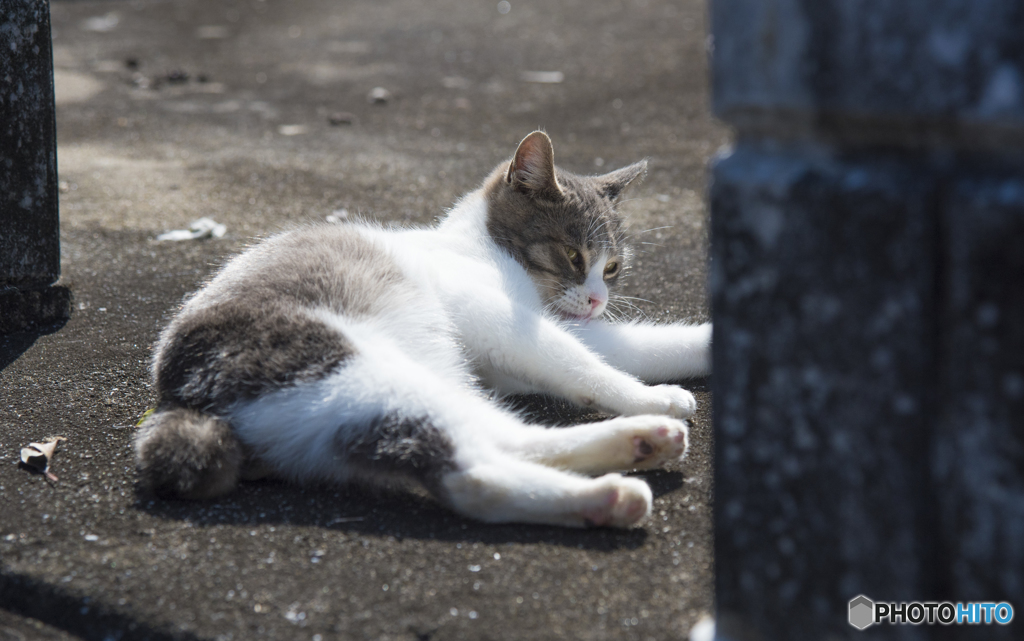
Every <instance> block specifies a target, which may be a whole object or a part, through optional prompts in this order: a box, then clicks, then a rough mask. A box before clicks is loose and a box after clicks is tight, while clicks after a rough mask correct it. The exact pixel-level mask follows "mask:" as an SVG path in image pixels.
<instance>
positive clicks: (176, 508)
mask: <svg viewBox="0 0 1024 641" xmlns="http://www.w3.org/2000/svg"><path fill="white" fill-rule="evenodd" d="M510 405H511V406H512V407H513V408H515V409H516V410H518V411H519V412H521V413H522V414H524V415H525V416H526V417H527V418H528V419H529V420H531V421H536V422H542V423H544V424H546V425H569V424H577V423H581V422H587V421H590V420H595V419H598V418H602V417H600V416H599V415H597V414H594V413H587V412H582V411H579V410H577V409H576V408H574V407H572V406H570V405H568V404H567V403H562V402H560V401H557V400H554V399H548V398H541V397H536V396H530V397H516V398H513V399H510ZM638 476H639V477H640V478H643V479H644V480H646V481H647V483H648V484H649V485H650V487H651V491H652V492H653V493H654V496H655V497H658V496H661V495H663V494H667V493H669V492H672V491H675V490H677V489H679V488H680V487H682V486H683V475H682V474H681V473H680V472H673V471H666V470H655V471H651V472H645V473H643V474H640V475H638ZM136 497H137V500H136V502H135V507H136V508H137V509H139V510H141V511H143V512H146V513H148V514H150V515H152V516H156V517H158V518H162V519H168V520H173V521H188V522H189V523H192V524H193V525H194V526H198V527H204V526H215V525H246V526H254V525H259V524H272V525H278V524H284V525H297V526H306V527H322V528H324V529H328V530H336V531H341V532H347V533H351V534H353V535H367V536H375V537H394V538H395V539H398V540H401V539H417V540H437V541H451V542H459V543H463V542H465V543H477V542H479V543H484V544H500V543H543V544H549V545H558V546H564V547H576V548H583V549H589V550H598V551H608V550H616V549H635V548H638V547H640V546H641V545H643V543H644V541H645V540H646V539H647V532H646V531H645V530H643V529H642V528H634V529H630V530H615V529H610V528H591V529H584V530H580V529H570V528H559V527H552V526H545V525H530V524H521V523H505V524H487V523H481V522H479V521H474V520H471V519H467V518H463V517H461V516H459V515H457V514H454V513H453V512H450V511H448V510H446V509H445V508H443V507H442V506H440V505H438V504H437V503H436V502H434V501H433V500H432V499H430V498H429V497H427V496H426V495H425V494H423V493H422V492H419V491H417V490H405V489H401V490H387V491H385V490H379V489H369V488H362V487H357V486H347V487H335V486H319V487H318V486H310V487H299V486H295V485H291V484H287V483H284V482H279V481H256V482H249V483H242V484H241V485H240V486H239V487H238V489H236V490H235V491H234V492H233V493H231V494H230V495H228V496H226V497H223V498H220V499H217V500H214V501H179V500H164V499H158V498H156V497H153V496H150V495H148V494H146V493H145V492H144V491H142V490H141V489H137V491H136Z"/></svg>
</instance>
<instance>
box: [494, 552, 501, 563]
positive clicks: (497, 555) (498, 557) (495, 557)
mask: <svg viewBox="0 0 1024 641" xmlns="http://www.w3.org/2000/svg"><path fill="white" fill-rule="evenodd" d="M494 560H495V561H500V560H501V555H500V554H498V553H497V552H495V553H494Z"/></svg>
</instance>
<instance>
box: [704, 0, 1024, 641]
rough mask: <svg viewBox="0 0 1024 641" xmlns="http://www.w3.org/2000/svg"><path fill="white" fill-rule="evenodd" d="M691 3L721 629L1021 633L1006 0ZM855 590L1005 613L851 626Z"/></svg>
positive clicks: (1014, 93) (1023, 15)
mask: <svg viewBox="0 0 1024 641" xmlns="http://www.w3.org/2000/svg"><path fill="white" fill-rule="evenodd" d="M711 19H712V34H713V44H714V50H713V78H714V79H713V84H714V108H715V111H716V113H717V114H718V116H719V117H721V118H722V119H724V120H726V121H727V122H729V123H731V124H732V125H734V126H735V128H736V132H737V142H736V145H735V147H734V149H733V150H732V151H731V153H730V154H728V155H724V156H723V157H722V158H720V159H718V160H717V161H716V163H715V166H714V170H713V185H712V188H711V207H712V266H711V274H712V276H711V278H712V285H711V286H712V298H713V313H714V319H715V336H714V352H715V356H714V358H715V362H714V367H715V373H714V415H715V419H714V423H715V439H716V441H715V457H716V472H715V528H716V535H715V536H716V538H715V540H716V575H717V580H716V601H717V608H718V623H719V625H718V636H719V638H720V639H732V640H737V641H738V640H745V639H764V640H765V641H774V640H783V639H793V640H800V641H802V640H805V639H858V638H871V639H947V638H948V639H961V638H962V639H1011V638H1024V636H1022V634H1024V623H1022V621H1024V5H1022V4H1021V3H1020V2H1014V1H1013V0H903V1H902V2H891V1H886V0H859V1H856V0H712V3H711ZM860 594H863V595H866V596H867V597H869V598H870V599H872V600H874V601H876V602H893V601H894V602H900V601H920V602H926V601H942V600H949V601H1009V602H1010V603H1012V604H1013V605H1014V607H1016V608H1019V609H1021V611H1020V612H1018V616H1017V617H1016V622H1015V623H1014V624H1011V625H1010V626H998V625H986V626H948V627H947V626H941V625H932V626H929V625H874V626H871V627H870V628H869V629H867V630H865V631H863V632H862V631H859V630H857V629H855V628H853V627H851V626H850V625H849V624H848V622H847V616H848V603H849V601H850V600H851V599H852V598H854V597H856V596H857V595H860Z"/></svg>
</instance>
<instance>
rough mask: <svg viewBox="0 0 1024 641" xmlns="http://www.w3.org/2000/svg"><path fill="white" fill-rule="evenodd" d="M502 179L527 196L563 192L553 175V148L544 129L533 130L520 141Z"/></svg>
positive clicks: (553, 195)
mask: <svg viewBox="0 0 1024 641" xmlns="http://www.w3.org/2000/svg"><path fill="white" fill-rule="evenodd" d="M505 182H507V183H508V184H509V185H511V186H512V188H513V189H515V190H516V191H520V192H523V193H525V194H527V195H530V196H541V197H547V198H551V197H555V196H560V195H561V194H562V188H561V187H559V186H558V180H557V179H556V178H555V151H554V148H553V147H552V146H551V139H550V138H548V135H547V134H546V133H544V132H543V131H535V132H533V133H532V134H530V135H529V136H527V137H526V138H523V142H521V143H519V148H518V149H516V155H515V157H514V158H512V162H511V163H510V164H509V166H508V173H507V174H506V175H505Z"/></svg>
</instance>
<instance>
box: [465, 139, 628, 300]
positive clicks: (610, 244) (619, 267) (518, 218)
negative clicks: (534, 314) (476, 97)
mask: <svg viewBox="0 0 1024 641" xmlns="http://www.w3.org/2000/svg"><path fill="white" fill-rule="evenodd" d="M646 169H647V162H646V161H641V162H638V163H636V164H633V165H629V166H628V167H623V168H622V169H619V170H616V171H613V172H611V173H609V174H604V175H602V176H577V175H575V174H572V173H569V172H567V171H564V170H562V169H558V168H557V167H555V165H554V153H553V150H552V147H551V139H550V138H548V137H547V135H546V134H545V133H543V132H540V131H535V132H533V133H532V134H530V135H529V136H527V137H526V138H524V139H523V141H522V142H521V143H519V148H518V149H516V154H515V157H513V158H512V160H511V161H509V162H508V163H505V164H502V165H501V166H499V167H498V168H497V169H496V170H495V171H494V173H493V174H491V176H490V178H488V180H487V182H486V184H485V185H484V196H485V198H486V199H487V230H488V232H489V233H490V234H491V237H492V238H493V239H494V241H495V242H496V243H498V245H500V246H501V247H503V248H504V249H505V250H506V251H508V252H509V253H510V254H511V255H512V256H513V257H514V258H515V259H516V260H517V261H519V262H520V263H521V264H522V265H523V266H524V267H526V270H527V272H528V273H529V275H530V277H531V278H532V279H533V282H534V283H535V284H536V285H537V289H538V291H539V292H540V294H541V298H542V299H543V300H544V304H545V305H546V306H547V307H548V309H550V310H551V311H552V312H554V313H555V314H556V315H559V316H561V317H563V318H566V319H578V320H585V319H590V318H596V317H598V316H600V315H601V314H603V313H604V311H605V309H606V308H607V306H608V298H609V293H610V292H609V289H610V288H611V287H613V286H614V285H615V283H616V281H617V280H618V278H619V276H620V274H622V271H623V269H625V267H626V265H627V262H628V260H629V249H628V247H626V244H625V241H626V234H625V230H624V225H623V220H622V217H621V216H620V215H619V214H618V213H617V212H616V211H615V202H616V201H617V200H618V198H619V195H620V194H621V193H622V190H623V189H625V187H626V185H628V184H629V183H630V182H631V181H633V180H634V179H635V178H637V177H638V176H641V175H642V174H643V173H644V172H645V171H646Z"/></svg>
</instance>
